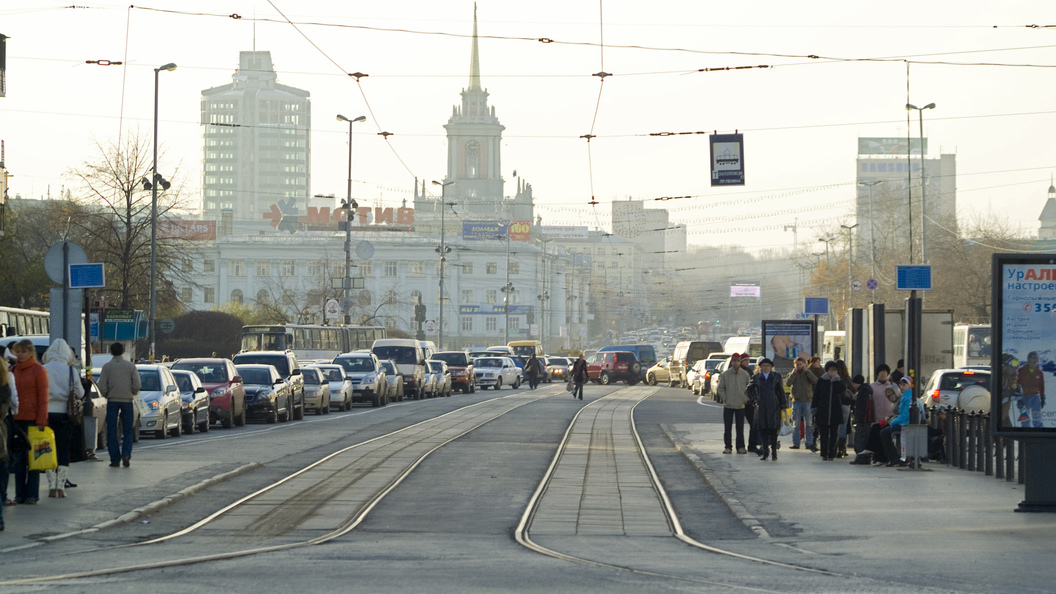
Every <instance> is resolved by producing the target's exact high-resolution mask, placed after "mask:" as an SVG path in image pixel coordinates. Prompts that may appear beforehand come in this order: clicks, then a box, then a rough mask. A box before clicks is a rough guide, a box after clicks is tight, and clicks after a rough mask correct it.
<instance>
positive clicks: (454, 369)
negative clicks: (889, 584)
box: [432, 351, 477, 394]
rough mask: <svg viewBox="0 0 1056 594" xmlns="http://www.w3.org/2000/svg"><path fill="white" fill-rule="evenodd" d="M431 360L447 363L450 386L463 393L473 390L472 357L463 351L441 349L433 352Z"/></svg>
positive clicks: (474, 386)
mask: <svg viewBox="0 0 1056 594" xmlns="http://www.w3.org/2000/svg"><path fill="white" fill-rule="evenodd" d="M432 358H433V360H435V361H443V362H444V363H447V368H448V369H449V370H451V387H452V388H458V389H459V390H461V391H462V393H463V394H465V393H467V392H469V393H472V392H475V391H476V390H477V385H476V383H475V382H474V381H473V380H474V374H473V359H471V358H470V357H469V355H467V354H466V353H465V352H464V351H443V352H440V353H434V354H433V357H432Z"/></svg>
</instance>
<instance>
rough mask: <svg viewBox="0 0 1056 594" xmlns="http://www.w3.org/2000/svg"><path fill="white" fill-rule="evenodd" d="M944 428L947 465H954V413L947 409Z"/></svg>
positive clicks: (943, 438)
mask: <svg viewBox="0 0 1056 594" xmlns="http://www.w3.org/2000/svg"><path fill="white" fill-rule="evenodd" d="M945 425H946V426H945V427H943V429H942V440H943V441H944V442H945V443H946V466H952V465H954V461H953V460H954V442H953V414H951V411H946V423H945Z"/></svg>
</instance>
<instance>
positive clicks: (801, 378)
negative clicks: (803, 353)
mask: <svg viewBox="0 0 1056 594" xmlns="http://www.w3.org/2000/svg"><path fill="white" fill-rule="evenodd" d="M793 364H794V365H795V367H794V368H793V369H792V373H790V374H788V377H787V378H786V379H785V385H786V386H788V387H789V388H791V394H792V449H793V450H798V449H799V441H800V439H801V438H800V428H799V426H800V423H802V424H803V432H804V433H805V434H806V437H807V449H808V450H810V451H812V452H816V451H818V446H816V445H814V433H813V432H812V431H811V430H810V401H811V400H813V398H814V385H815V384H817V383H818V376H816V375H814V373H813V372H811V371H810V370H809V369H807V360H806V359H804V358H803V357H796V359H795V361H794V363H793Z"/></svg>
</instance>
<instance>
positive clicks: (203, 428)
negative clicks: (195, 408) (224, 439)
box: [198, 411, 209, 433]
mask: <svg viewBox="0 0 1056 594" xmlns="http://www.w3.org/2000/svg"><path fill="white" fill-rule="evenodd" d="M198 433H209V411H205V420H204V421H202V422H201V423H198Z"/></svg>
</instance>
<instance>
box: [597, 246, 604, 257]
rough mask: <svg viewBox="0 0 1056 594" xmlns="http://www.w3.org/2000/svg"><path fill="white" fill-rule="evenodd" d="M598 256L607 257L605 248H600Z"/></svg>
mask: <svg viewBox="0 0 1056 594" xmlns="http://www.w3.org/2000/svg"><path fill="white" fill-rule="evenodd" d="M598 255H599V256H604V255H605V248H603V247H599V248H598Z"/></svg>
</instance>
